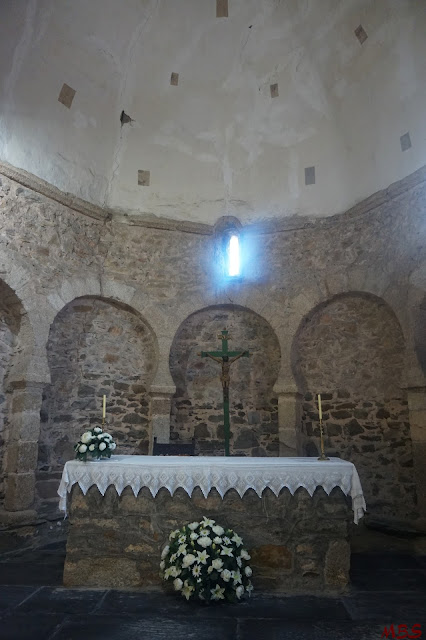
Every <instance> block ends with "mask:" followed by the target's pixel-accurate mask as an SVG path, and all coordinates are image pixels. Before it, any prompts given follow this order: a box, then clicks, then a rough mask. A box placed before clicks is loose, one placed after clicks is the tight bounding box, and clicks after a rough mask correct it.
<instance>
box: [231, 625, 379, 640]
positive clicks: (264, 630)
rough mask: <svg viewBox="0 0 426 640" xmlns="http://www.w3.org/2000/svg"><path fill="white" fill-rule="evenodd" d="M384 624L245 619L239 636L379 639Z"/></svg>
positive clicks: (244, 639)
mask: <svg viewBox="0 0 426 640" xmlns="http://www.w3.org/2000/svg"><path fill="white" fill-rule="evenodd" d="M382 631H383V627H380V626H378V625H376V624H372V625H368V624H367V625H366V624H363V625H360V624H356V623H353V622H340V623H339V622H337V623H336V622H332V621H331V622H328V623H314V622H312V623H306V622H287V623H286V622H284V621H278V620H266V621H265V620H253V621H249V620H244V621H242V622H240V624H239V629H238V640H379V639H380V636H381V633H382Z"/></svg>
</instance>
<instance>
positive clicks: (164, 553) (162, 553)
mask: <svg viewBox="0 0 426 640" xmlns="http://www.w3.org/2000/svg"><path fill="white" fill-rule="evenodd" d="M169 551H170V547H169V545H168V544H167V545H166V546H165V547H164V549H163V550H162V552H161V559H162V560H163V559H164V558H165V557H166V555H167V554H168V553H169Z"/></svg>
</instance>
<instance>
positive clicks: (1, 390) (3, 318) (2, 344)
mask: <svg viewBox="0 0 426 640" xmlns="http://www.w3.org/2000/svg"><path fill="white" fill-rule="evenodd" d="M21 313H22V308H21V305H20V303H19V300H18V299H17V297H16V296H15V294H14V293H13V291H12V290H11V289H10V287H8V286H7V285H6V284H5V283H4V282H2V281H1V280H0V505H1V504H2V503H3V500H4V475H5V470H4V467H5V450H6V447H5V445H6V442H7V440H8V435H9V434H8V431H9V409H10V406H9V405H10V402H9V400H10V390H9V389H8V385H7V377H8V373H9V371H10V367H11V364H12V359H13V355H14V352H15V351H16V348H17V346H18V338H17V336H18V333H19V328H20V316H21Z"/></svg>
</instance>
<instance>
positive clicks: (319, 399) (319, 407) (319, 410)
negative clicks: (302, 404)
mask: <svg viewBox="0 0 426 640" xmlns="http://www.w3.org/2000/svg"><path fill="white" fill-rule="evenodd" d="M318 413H319V419H320V421H321V420H322V406H321V395H320V394H318Z"/></svg>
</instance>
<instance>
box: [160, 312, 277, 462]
mask: <svg viewBox="0 0 426 640" xmlns="http://www.w3.org/2000/svg"><path fill="white" fill-rule="evenodd" d="M224 328H226V329H228V331H229V334H230V336H231V340H230V341H229V348H230V350H233V351H244V350H249V351H250V354H251V356H250V358H240V359H239V360H238V361H236V362H235V363H234V364H232V366H231V384H230V423H231V440H230V449H231V455H245V456H267V455H271V456H276V455H278V451H279V443H278V413H277V398H276V396H275V394H274V392H273V386H274V383H275V381H276V379H277V376H278V372H279V366H280V347H279V343H278V339H277V337H276V335H275V333H274V331H273V329H272V328H271V326H270V325H269V324H268V322H267V321H266V320H265V319H264V318H262V317H261V316H260V315H258V314H257V313H254V312H253V311H251V310H250V309H247V308H244V307H239V306H235V305H221V306H214V307H209V308H206V309H203V310H200V311H197V312H196V313H194V314H192V315H190V316H189V317H188V318H187V319H186V320H185V321H184V322H183V323H182V325H181V326H180V328H179V330H178V331H177V333H176V336H175V338H174V341H173V344H172V348H171V351H170V371H171V374H172V377H173V380H174V382H175V384H176V393H175V395H174V397H173V400H172V409H171V432H170V437H171V439H172V440H188V439H190V438H192V437H193V436H195V438H196V441H197V447H198V449H199V452H200V454H201V455H223V454H224V428H223V406H222V386H221V382H220V377H219V376H220V369H221V367H220V365H219V364H218V363H216V362H213V361H212V360H210V359H208V358H200V357H199V356H198V355H197V354H198V352H200V351H212V350H217V349H220V348H221V342H220V340H219V339H218V335H219V334H220V332H221V331H222V329H224Z"/></svg>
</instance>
